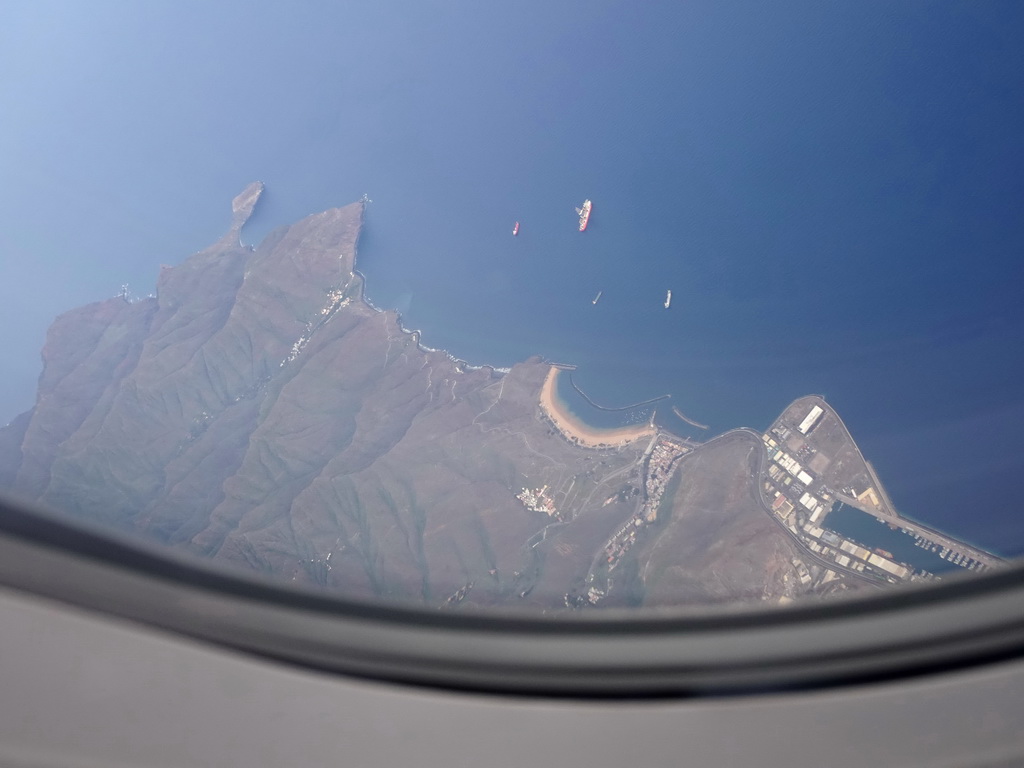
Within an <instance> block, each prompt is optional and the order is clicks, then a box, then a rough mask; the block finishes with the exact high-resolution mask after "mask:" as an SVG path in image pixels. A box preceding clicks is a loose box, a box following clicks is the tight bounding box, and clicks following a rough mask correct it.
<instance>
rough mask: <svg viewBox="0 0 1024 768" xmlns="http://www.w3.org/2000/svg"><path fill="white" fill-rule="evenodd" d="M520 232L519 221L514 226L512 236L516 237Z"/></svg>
mask: <svg viewBox="0 0 1024 768" xmlns="http://www.w3.org/2000/svg"><path fill="white" fill-rule="evenodd" d="M518 234H519V222H518V221H517V222H516V225H515V226H514V227H512V236H513V237H515V236H516V235H518Z"/></svg>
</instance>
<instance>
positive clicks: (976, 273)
mask: <svg viewBox="0 0 1024 768" xmlns="http://www.w3.org/2000/svg"><path fill="white" fill-rule="evenodd" d="M209 5H214V4H209ZM215 5H216V7H206V5H205V4H203V5H201V4H195V5H189V4H185V5H182V4H180V3H170V2H162V3H160V2H155V3H150V4H145V5H142V4H130V3H112V2H108V3H102V2H101V3H96V4H90V6H89V7H88V8H86V7H84V6H82V5H81V4H78V3H73V2H48V3H47V2H40V3H34V4H24V5H22V6H18V7H17V8H16V9H15V10H14V11H13V14H12V18H11V19H10V20H9V21H8V22H7V23H6V29H5V30H4V31H2V32H0V68H2V70H3V71H5V72H7V73H8V74H7V75H6V76H5V78H6V79H5V80H4V81H2V82H0V100H2V101H0V104H2V105H3V107H4V109H3V112H4V114H5V119H4V121H2V124H0V172H2V176H3V178H4V179H5V182H4V185H3V189H2V190H0V196H2V199H0V210H3V211H4V213H3V214H0V216H3V217H4V220H5V221H4V226H3V227H0V247H2V248H3V249H4V253H5V254H6V258H7V263H8V266H5V269H6V270H7V280H6V281H4V282H5V285H4V286H3V287H2V290H3V296H2V297H0V298H2V299H3V301H0V304H2V305H3V309H2V312H3V313H4V314H3V315H2V316H0V320H2V321H3V327H4V328H5V329H6V330H5V332H4V333H5V337H4V338H5V344H6V345H7V347H8V350H9V353H8V356H7V360H6V361H5V374H6V375H5V377H4V378H5V381H4V382H3V389H2V390H0V404H2V405H3V406H4V412H5V414H6V418H10V417H12V416H14V415H15V414H16V413H18V412H19V411H21V410H24V409H25V408H27V407H30V405H31V403H32V397H33V392H34V386H35V378H36V376H38V372H39V363H38V350H39V349H40V347H41V346H42V343H43V335H44V332H45V328H46V327H47V325H48V324H49V322H50V321H51V320H52V318H53V317H54V316H55V315H56V314H58V313H59V312H61V311H64V310H66V309H68V308H70V307H73V306H76V305H79V304H82V303H85V302H88V301H93V300H96V299H99V298H103V297H106V296H110V295H114V294H115V293H117V291H118V289H119V287H120V285H121V284H122V283H129V284H130V286H131V288H132V291H133V292H134V293H136V294H138V295H144V294H146V293H148V292H149V291H151V290H152V289H153V285H154V284H155V281H156V276H157V273H158V270H159V265H160V264H161V263H168V264H174V263H178V262H180V261H181V259H182V258H184V257H185V256H186V255H188V253H190V252H193V251H195V250H198V249H200V248H201V247H203V246H204V245H206V244H208V243H209V242H211V241H213V240H214V239H216V238H217V237H218V236H219V235H220V234H221V232H222V231H223V230H224V229H225V228H226V226H227V223H228V218H229V207H228V203H229V201H230V199H231V197H232V196H233V195H234V194H236V193H237V192H238V191H240V190H241V189H242V187H243V186H244V185H245V184H247V183H248V182H250V181H253V180H256V179H260V180H262V181H264V182H265V183H266V184H267V192H266V196H265V198H264V200H263V201H262V202H261V203H260V208H259V210H258V213H257V216H256V217H255V218H254V219H253V221H251V222H250V224H249V225H248V226H247V229H246V232H245V233H244V234H245V239H246V240H247V241H249V242H255V241H258V240H259V239H260V238H261V237H262V236H263V235H265V234H266V233H267V232H269V231H270V230H272V229H273V228H274V227H277V226H280V225H282V224H285V223H288V222H291V221H294V220H296V219H298V218H300V217H302V216H305V215H307V214H309V213H313V212H316V211H319V210H322V209H325V208H328V207H332V206H335V205H341V204H345V203H348V202H351V201H354V200H357V199H358V198H359V197H360V196H361V195H362V194H363V193H368V194H369V196H370V198H371V199H372V200H373V202H372V204H371V205H370V206H369V209H368V215H367V221H366V229H365V233H364V235H363V239H362V242H361V248H360V253H359V267H360V269H361V270H362V271H363V272H364V273H365V274H366V276H367V278H368V288H367V292H368V295H369V297H370V298H371V299H372V300H373V301H374V303H376V304H378V305H380V306H383V307H394V308H397V309H399V310H400V311H401V312H402V314H403V317H404V320H405V324H406V325H407V326H408V327H413V328H419V329H421V330H422V332H423V340H424V342H425V343H426V344H429V345H430V346H435V347H443V348H445V349H447V350H449V351H450V352H451V353H452V354H454V355H456V356H458V357H461V358H464V359H466V360H468V361H470V362H474V363H489V364H493V365H498V366H507V365H510V364H512V363H514V362H515V361H518V360H522V359H525V358H527V357H529V356H531V355H541V356H543V357H545V358H548V359H550V360H555V361H559V362H564V363H570V364H574V365H576V366H577V370H576V371H575V373H574V375H573V380H574V381H575V382H576V384H577V385H578V386H579V387H580V388H582V389H583V390H584V391H585V392H586V393H587V394H588V395H589V396H590V397H591V398H592V399H593V400H594V401H595V402H598V403H600V404H602V405H604V406H605V407H608V408H619V407H622V406H627V405H629V404H631V403H637V402H640V401H644V400H648V399H651V398H656V397H659V396H661V395H664V394H669V395H671V400H670V401H661V402H662V405H661V406H658V408H659V413H658V419H659V421H663V422H664V423H665V424H666V425H667V426H670V427H672V428H678V429H683V425H682V423H681V422H678V421H677V420H675V421H673V417H672V416H671V415H670V407H667V406H669V405H674V406H676V407H678V408H679V409H680V410H681V411H683V412H684V413H685V414H687V415H688V416H689V417H690V418H692V419H693V420H695V421H697V422H701V423H704V424H707V425H708V426H709V429H708V430H707V431H706V432H695V433H694V434H703V435H708V436H710V435H714V434H717V433H720V432H722V431H724V430H726V429H729V428H732V427H736V426H751V427H755V428H763V427H765V426H767V425H768V424H769V423H770V422H771V421H772V420H773V419H774V418H775V417H776V416H777V415H778V413H779V412H781V410H782V409H783V408H785V406H786V405H787V404H788V403H789V402H790V401H791V400H793V399H794V398H796V397H798V396H801V395H804V394H809V393H818V394H821V395H824V396H825V397H826V399H827V400H828V401H829V402H830V403H831V404H832V405H833V406H834V407H835V408H837V409H838V410H839V412H840V413H841V414H842V416H843V418H844V420H845V421H846V423H847V425H848V426H849V427H850V429H851V431H852V432H853V434H854V436H855V438H856V439H857V441H858V443H859V444H860V446H861V448H862V449H863V452H864V454H865V455H866V456H867V457H868V459H869V460H870V461H872V463H873V464H874V466H875V467H876V469H877V471H878V474H879V475H880V477H881V478H882V480H883V482H884V483H885V484H886V487H887V489H888V490H889V492H890V495H891V496H892V498H893V500H894V502H895V504H896V505H897V507H898V508H899V509H900V510H901V512H903V513H904V514H906V515H908V516H909V517H912V518H915V519H919V520H921V521H924V522H926V523H927V524H929V525H932V526H934V527H937V528H940V529H943V530H946V531H948V532H950V533H951V534H954V535H957V536H961V537H964V538H966V539H968V540H970V541H972V542H974V543H976V544H978V545H980V546H982V547H986V548H990V549H993V550H996V551H998V552H1002V553H1005V554H1018V553H1021V552H1024V510H1021V509H1020V508H1019V502H1018V501H1016V498H1017V496H1016V493H1015V491H1016V488H1017V480H1018V477H1019V476H1020V474H1021V470H1022V468H1024V448H1022V442H1021V440H1020V439H1019V436H1020V435H1021V434H1022V433H1024V401H1022V398H1021V392H1022V386H1021V372H1022V363H1021V352H1020V350H1021V348H1022V347H1021V342H1022V340H1024V313H1022V312H1021V309H1020V307H1021V298H1022V296H1021V294H1022V284H1024V283H1022V278H1024V268H1022V263H1024V262H1022V257H1024V144H1022V142H1021V136H1024V46H1020V45H1019V39H1020V35H1021V33H1022V32H1024V6H1021V5H1020V4H1019V3H1014V2H1005V3H999V2H993V3H987V4H977V3H974V2H947V3H941V4H930V5H922V4H914V3H900V4H893V3H889V2H882V1H881V0H876V1H867V2H865V1H863V0H861V1H859V2H837V3H824V4H823V3H818V2H811V1H810V0H808V1H807V2H781V3H770V4H760V5H757V6H754V5H753V4H747V3H743V4H732V3H721V2H717V1H711V0H708V1H707V2H690V3H685V4H684V3H677V2H665V3H655V2H652V3H646V4H642V5H637V4H635V3H627V2H606V3H602V2H566V3H546V2H539V1H537V2H534V1H532V0H531V1H528V2H523V3H516V4H490V3H483V4H481V3H473V2H444V3H429V2H407V3H380V4H378V3H361V4H351V5H345V6H340V5H337V4H331V3H323V4H304V5H302V6H300V7H293V6H291V5H288V6H283V5H277V6H274V7H267V8H260V7H252V6H250V5H249V4H244V3H240V2H224V3H218V4H215ZM44 54H45V55H44ZM11 73H17V74H11ZM585 198H589V199H591V200H593V203H594V208H593V214H592V217H591V220H590V226H589V227H588V229H587V231H586V232H585V233H580V232H578V231H577V227H576V224H577V217H576V214H575V211H574V208H575V207H576V206H578V205H580V204H581V203H582V202H583V200H584V199H585ZM517 220H518V221H520V222H521V231H520V234H519V236H518V237H512V234H511V230H512V225H513V223H514V222H515V221H517ZM669 289H671V290H672V296H673V299H672V306H671V308H670V309H668V310H666V309H665V308H664V307H663V304H662V303H663V301H664V298H665V292H666V291H667V290H669ZM598 291H602V292H603V293H602V297H601V300H600V301H599V302H598V303H597V304H596V305H595V304H593V303H592V299H593V297H594V296H595V295H596V293H597V292H598ZM643 415H645V414H643ZM590 417H591V418H593V419H595V420H596V422H597V423H609V422H608V419H611V420H613V421H614V420H615V419H620V418H621V419H626V420H628V419H635V418H637V417H638V414H637V413H635V412H633V411H630V410H626V411H620V412H613V413H612V415H610V416H609V415H608V413H607V412H602V413H601V414H599V413H597V412H594V413H592V414H591V416H590ZM601 420H603V421H601Z"/></svg>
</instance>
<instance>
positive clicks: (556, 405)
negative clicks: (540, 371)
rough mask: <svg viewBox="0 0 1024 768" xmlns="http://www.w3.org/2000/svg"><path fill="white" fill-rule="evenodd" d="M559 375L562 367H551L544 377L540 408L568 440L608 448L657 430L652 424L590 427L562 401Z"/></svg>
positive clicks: (586, 445) (646, 435) (588, 446)
mask: <svg viewBox="0 0 1024 768" xmlns="http://www.w3.org/2000/svg"><path fill="white" fill-rule="evenodd" d="M558 374H559V369H558V368H556V367H555V366H551V370H549V371H548V375H547V377H546V378H545V379H544V386H542V387H541V389H540V407H541V410H542V411H544V414H545V415H546V416H547V417H548V418H549V419H550V420H551V422H552V423H553V424H554V425H555V427H556V428H557V429H558V431H559V432H561V433H562V435H564V436H565V438H566V439H568V440H571V441H573V442H575V443H578V444H579V445H582V446H584V447H586V448H607V447H611V446H618V445H625V444H626V443H631V442H633V441H634V440H639V439H641V438H644V437H648V438H649V437H651V436H652V435H654V433H655V429H654V427H652V426H650V425H649V424H644V425H638V426H635V427H620V428H618V429H601V428H599V427H589V426H587V425H586V424H584V423H583V422H581V421H580V420H579V419H578V418H576V417H575V416H573V414H572V413H570V412H569V411H568V409H566V408H565V407H564V406H562V404H561V403H560V402H559V400H558V396H557V392H558V387H557V383H558Z"/></svg>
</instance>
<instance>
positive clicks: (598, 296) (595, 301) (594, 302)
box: [590, 291, 603, 304]
mask: <svg viewBox="0 0 1024 768" xmlns="http://www.w3.org/2000/svg"><path fill="white" fill-rule="evenodd" d="M602 293H603V291H598V292H597V296H595V297H594V300H593V301H592V302H590V303H591V304H597V300H598V299H600V298H601V294H602Z"/></svg>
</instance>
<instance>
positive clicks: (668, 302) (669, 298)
mask: <svg viewBox="0 0 1024 768" xmlns="http://www.w3.org/2000/svg"><path fill="white" fill-rule="evenodd" d="M671 305H672V291H669V292H668V293H667V294H665V309H668V308H669V307H670V306H671Z"/></svg>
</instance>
